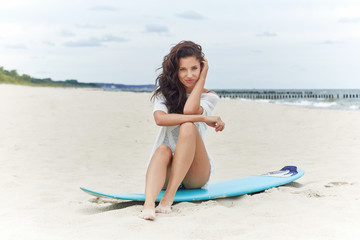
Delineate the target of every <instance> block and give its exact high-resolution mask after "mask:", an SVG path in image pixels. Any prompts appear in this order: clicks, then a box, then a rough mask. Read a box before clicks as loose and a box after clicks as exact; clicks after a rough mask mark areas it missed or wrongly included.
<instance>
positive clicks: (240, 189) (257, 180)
mask: <svg viewBox="0 0 360 240" xmlns="http://www.w3.org/2000/svg"><path fill="white" fill-rule="evenodd" d="M304 173H305V172H304V170H301V169H297V167H295V166H286V167H283V168H282V169H281V170H279V171H274V172H268V173H265V174H261V175H255V176H249V177H243V178H235V179H230V180H225V181H219V182H213V183H210V184H209V188H208V189H207V190H205V189H179V190H178V191H177V192H176V194H175V198H174V202H184V201H200V200H210V199H217V198H226V197H234V196H239V195H243V194H249V193H256V192H261V191H264V190H266V189H269V188H274V187H278V186H281V185H284V184H287V183H290V182H293V181H295V180H296V179H298V178H300V177H301V176H303V175H304ZM80 189H81V190H83V191H84V192H86V193H88V194H90V195H92V196H95V197H104V198H112V199H122V200H132V201H145V195H144V194H143V193H130V194H109V193H102V192H97V191H93V190H90V189H86V188H83V187H81V188H80ZM164 193H165V191H161V192H160V194H159V195H158V197H157V198H156V201H157V202H159V201H160V200H161V197H162V196H163V194H164Z"/></svg>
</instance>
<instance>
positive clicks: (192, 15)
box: [176, 11, 205, 20]
mask: <svg viewBox="0 0 360 240" xmlns="http://www.w3.org/2000/svg"><path fill="white" fill-rule="evenodd" d="M176 16H178V17H179V18H184V19H189V20H203V19H205V18H204V16H203V15H201V14H200V13H198V12H195V11H186V12H182V13H178V14H176Z"/></svg>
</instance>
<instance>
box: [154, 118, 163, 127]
mask: <svg viewBox="0 0 360 240" xmlns="http://www.w3.org/2000/svg"><path fill="white" fill-rule="evenodd" d="M154 119H155V123H156V125H158V126H163V121H162V119H161V118H159V117H155V118H154Z"/></svg>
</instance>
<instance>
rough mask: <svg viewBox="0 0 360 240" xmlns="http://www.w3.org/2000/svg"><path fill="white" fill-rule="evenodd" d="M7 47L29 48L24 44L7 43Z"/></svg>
mask: <svg viewBox="0 0 360 240" xmlns="http://www.w3.org/2000/svg"><path fill="white" fill-rule="evenodd" d="M5 47H6V48H10V49H23V50H24V49H27V47H26V46H25V45H24V44H6V45H5Z"/></svg>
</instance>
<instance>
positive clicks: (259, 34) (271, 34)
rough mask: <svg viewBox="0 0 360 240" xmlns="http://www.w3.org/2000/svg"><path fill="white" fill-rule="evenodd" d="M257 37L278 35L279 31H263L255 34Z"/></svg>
mask: <svg viewBox="0 0 360 240" xmlns="http://www.w3.org/2000/svg"><path fill="white" fill-rule="evenodd" d="M255 36H257V37H277V33H270V32H262V33H258V34H255Z"/></svg>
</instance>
